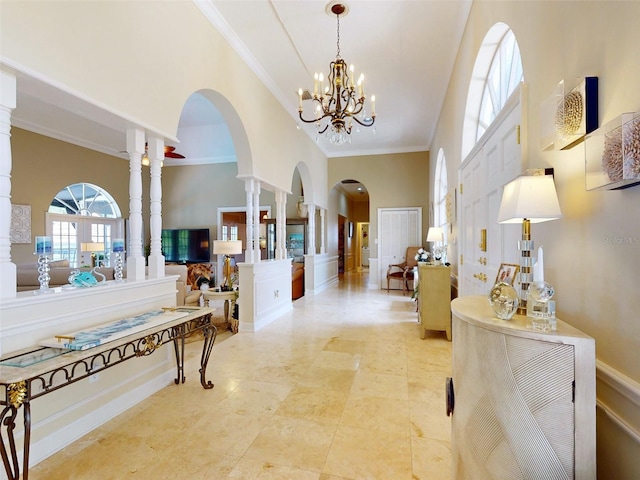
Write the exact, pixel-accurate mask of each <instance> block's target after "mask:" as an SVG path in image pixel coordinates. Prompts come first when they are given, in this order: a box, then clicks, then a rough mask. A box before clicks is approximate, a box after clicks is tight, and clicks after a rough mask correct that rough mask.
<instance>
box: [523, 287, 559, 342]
mask: <svg viewBox="0 0 640 480" xmlns="http://www.w3.org/2000/svg"><path fill="white" fill-rule="evenodd" d="M554 293H555V290H554V288H553V286H552V285H551V284H549V283H547V282H534V283H532V284H531V285H529V298H528V299H527V326H528V327H530V328H533V329H534V330H542V331H543V332H550V331H554V330H556V327H557V320H556V305H555V303H556V302H554V301H552V300H551V298H552V297H553V294H554Z"/></svg>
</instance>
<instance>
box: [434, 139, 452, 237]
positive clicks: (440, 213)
mask: <svg viewBox="0 0 640 480" xmlns="http://www.w3.org/2000/svg"><path fill="white" fill-rule="evenodd" d="M448 189H449V187H448V184H447V160H446V159H445V156H444V150H442V148H441V149H440V150H439V151H438V159H437V161H436V174H435V184H434V188H433V217H434V218H433V226H434V227H442V226H443V225H444V224H445V223H447V193H448ZM443 230H446V229H443Z"/></svg>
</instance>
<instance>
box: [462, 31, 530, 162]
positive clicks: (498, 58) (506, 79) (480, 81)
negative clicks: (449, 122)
mask: <svg viewBox="0 0 640 480" xmlns="http://www.w3.org/2000/svg"><path fill="white" fill-rule="evenodd" d="M522 81H524V73H523V70H522V59H521V58H520V48H519V47H518V42H517V41H516V37H515V35H514V34H513V32H512V31H511V29H510V28H509V26H508V25H506V24H504V23H497V24H495V25H494V26H493V27H492V28H491V29H490V30H489V32H488V33H487V35H486V36H485V38H484V40H483V42H482V46H481V47H480V51H479V52H478V56H477V57H476V62H475V64H474V67H473V74H472V77H471V82H470V83H469V92H468V93H467V105H466V109H465V118H464V127H463V132H462V159H464V158H465V157H466V156H467V154H468V153H469V152H470V151H471V149H472V148H473V146H474V145H475V144H476V142H477V141H478V140H479V139H480V138H481V137H482V135H483V134H484V132H485V131H486V130H487V128H488V127H489V125H491V122H493V120H494V119H495V118H496V116H497V115H498V113H499V112H500V110H502V107H504V105H505V103H506V101H507V99H508V98H509V95H511V93H512V92H513V91H514V89H515V88H516V87H517V86H518V85H519V84H520V83H521V82H522Z"/></svg>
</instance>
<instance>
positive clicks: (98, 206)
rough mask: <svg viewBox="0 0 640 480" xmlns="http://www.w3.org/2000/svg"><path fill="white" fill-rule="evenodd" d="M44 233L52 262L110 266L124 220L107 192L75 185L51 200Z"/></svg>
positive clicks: (66, 188)
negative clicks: (115, 239)
mask: <svg viewBox="0 0 640 480" xmlns="http://www.w3.org/2000/svg"><path fill="white" fill-rule="evenodd" d="M46 232H47V236H50V237H51V238H52V244H53V254H52V255H53V260H65V259H66V260H68V261H69V266H71V267H81V266H85V265H86V266H88V265H95V264H97V265H101V266H110V265H111V253H112V242H113V239H114V238H124V220H123V219H122V216H121V213H120V207H118V204H117V203H116V201H115V200H114V198H113V197H112V196H111V195H110V194H109V193H108V192H107V191H106V190H104V189H102V188H100V187H98V186H96V185H92V184H90V183H75V184H73V185H68V186H66V187H65V188H63V189H62V190H60V191H59V192H58V193H57V194H56V195H55V196H54V197H53V200H52V201H51V204H50V205H49V210H48V212H47V215H46ZM89 244H92V245H91V247H90V249H89V246H88V245H89ZM83 246H84V248H83Z"/></svg>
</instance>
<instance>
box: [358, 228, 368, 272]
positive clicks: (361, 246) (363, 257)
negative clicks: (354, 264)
mask: <svg viewBox="0 0 640 480" xmlns="http://www.w3.org/2000/svg"><path fill="white" fill-rule="evenodd" d="M357 231H358V245H357V249H358V252H360V261H359V264H358V271H362V270H369V257H370V250H369V222H359V223H358V225H357Z"/></svg>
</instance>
